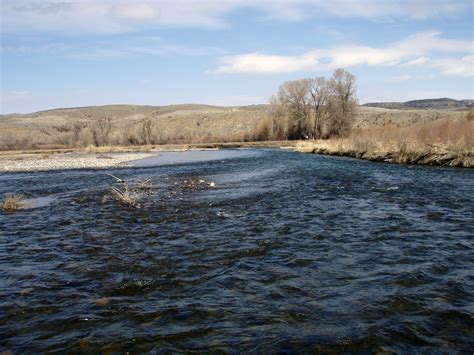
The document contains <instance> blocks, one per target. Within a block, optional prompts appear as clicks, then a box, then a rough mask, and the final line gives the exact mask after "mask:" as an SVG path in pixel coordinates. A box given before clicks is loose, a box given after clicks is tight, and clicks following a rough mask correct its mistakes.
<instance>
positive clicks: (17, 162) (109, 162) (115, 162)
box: [0, 153, 156, 172]
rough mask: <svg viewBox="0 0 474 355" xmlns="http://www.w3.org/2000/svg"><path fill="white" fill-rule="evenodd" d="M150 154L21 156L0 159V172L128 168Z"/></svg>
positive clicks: (7, 156) (8, 156) (150, 155)
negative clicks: (131, 163) (132, 162)
mask: <svg viewBox="0 0 474 355" xmlns="http://www.w3.org/2000/svg"><path fill="white" fill-rule="evenodd" d="M155 155H156V154H150V153H111V154H103V153H101V154H94V153H59V154H21V155H6V156H2V157H0V172H21V171H46V170H65V169H106V168H113V167H120V166H128V163H129V162H131V161H134V160H139V159H144V158H149V157H152V156H155Z"/></svg>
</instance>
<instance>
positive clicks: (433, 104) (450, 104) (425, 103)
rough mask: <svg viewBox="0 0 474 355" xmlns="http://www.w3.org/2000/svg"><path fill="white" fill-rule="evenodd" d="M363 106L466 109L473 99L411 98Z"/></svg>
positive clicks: (473, 103) (473, 101)
mask: <svg viewBox="0 0 474 355" xmlns="http://www.w3.org/2000/svg"><path fill="white" fill-rule="evenodd" d="M363 106H367V107H382V108H391V109H399V110H401V109H445V108H446V109H468V108H472V107H474V100H454V99H450V98H447V97H445V98H440V99H424V100H413V101H407V102H370V103H366V104H364V105H363Z"/></svg>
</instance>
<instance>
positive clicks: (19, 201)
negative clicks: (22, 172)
mask: <svg viewBox="0 0 474 355" xmlns="http://www.w3.org/2000/svg"><path fill="white" fill-rule="evenodd" d="M27 205H28V204H27V203H26V202H25V201H24V196H23V195H13V194H11V195H6V196H4V197H3V199H2V200H1V201H0V209H1V210H2V211H3V212H15V211H18V210H21V209H22V208H25V207H26V206H27Z"/></svg>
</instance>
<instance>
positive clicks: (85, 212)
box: [0, 150, 474, 353]
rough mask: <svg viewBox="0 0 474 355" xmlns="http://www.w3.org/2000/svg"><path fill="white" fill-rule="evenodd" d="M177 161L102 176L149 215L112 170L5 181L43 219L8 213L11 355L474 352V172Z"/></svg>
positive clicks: (0, 322) (278, 155) (245, 157)
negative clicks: (133, 189)
mask: <svg viewBox="0 0 474 355" xmlns="http://www.w3.org/2000/svg"><path fill="white" fill-rule="evenodd" d="M179 154H180V153H175V154H171V155H169V154H168V155H166V156H164V157H163V156H162V158H160V157H158V158H154V160H153V159H152V160H148V161H141V162H138V163H137V166H136V167H134V168H125V169H115V170H108V171H106V172H107V173H109V174H113V175H115V176H118V177H120V178H122V179H126V180H128V181H138V180H140V179H150V181H151V182H152V183H153V193H150V194H143V195H142V196H141V198H142V208H140V209H133V208H127V207H125V206H122V205H120V204H117V202H116V201H114V200H111V199H106V198H104V195H106V194H107V191H108V189H109V187H110V186H111V184H112V183H113V182H114V181H113V179H111V177H110V176H109V175H106V174H105V172H101V171H86V170H84V171H62V172H44V173H34V174H21V173H20V174H3V175H1V176H0V181H1V184H0V194H4V193H10V192H15V193H21V194H24V195H25V196H26V197H27V198H28V199H31V200H30V201H31V202H33V204H34V207H35V208H31V209H27V210H24V211H20V212H18V213H13V214H3V213H2V214H0V233H1V237H0V238H1V239H0V246H1V247H0V264H1V265H0V294H1V300H0V350H11V351H13V352H19V353H21V352H25V351H26V352H38V351H40V352H42V351H54V352H98V351H104V352H126V351H133V352H141V351H152V352H156V351H160V352H165V351H169V352H172V351H184V350H188V351H205V350H206V351H219V350H220V351H224V352H229V353H237V352H270V351H271V352H287V353H292V352H323V353H324V352H330V353H333V352H366V353H370V352H377V351H381V352H384V351H385V352H390V351H393V352H401V353H412V352H427V353H446V352H469V351H471V350H472V348H473V347H474V341H473V339H474V338H473V334H474V318H473V315H474V309H473V304H474V296H473V294H474V292H473V291H474V276H473V274H472V270H473V269H474V253H473V251H474V250H473V247H474V245H473V234H472V230H473V227H474V226H473V203H472V201H473V198H474V196H473V191H474V180H473V177H474V176H473V172H472V171H471V170H457V169H444V168H436V169H434V168H426V167H407V166H399V165H387V164H373V163H369V162H364V161H357V160H352V159H345V158H334V157H326V156H317V155H299V154H295V153H292V152H287V151H278V150H245V151H243V150H240V151H238V150H235V151H219V152H205V153H197V152H196V153H194V152H193V153H191V154H188V155H186V154H184V155H179ZM160 159H161V160H160ZM173 161H174V162H177V163H174V164H173ZM200 180H202V181H205V182H206V184H203V185H202V186H201V185H197V186H194V185H193V186H192V188H189V184H188V185H183V182H184V181H200ZM207 182H215V187H214V188H210V187H209V185H208V184H207Z"/></svg>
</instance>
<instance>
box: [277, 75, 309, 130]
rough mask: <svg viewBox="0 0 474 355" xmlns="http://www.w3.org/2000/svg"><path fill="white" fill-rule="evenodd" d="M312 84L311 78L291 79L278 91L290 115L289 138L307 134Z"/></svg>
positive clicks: (281, 102)
mask: <svg viewBox="0 0 474 355" xmlns="http://www.w3.org/2000/svg"><path fill="white" fill-rule="evenodd" d="M310 84H311V82H310V79H301V80H289V81H285V82H284V83H283V85H281V86H280V89H279V91H278V100H279V102H280V104H281V105H282V106H283V107H284V108H285V109H286V111H287V112H288V116H289V121H290V124H289V127H288V138H289V139H301V138H305V137H306V135H307V128H308V116H309V112H310V110H309V99H308V92H309V87H310Z"/></svg>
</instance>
